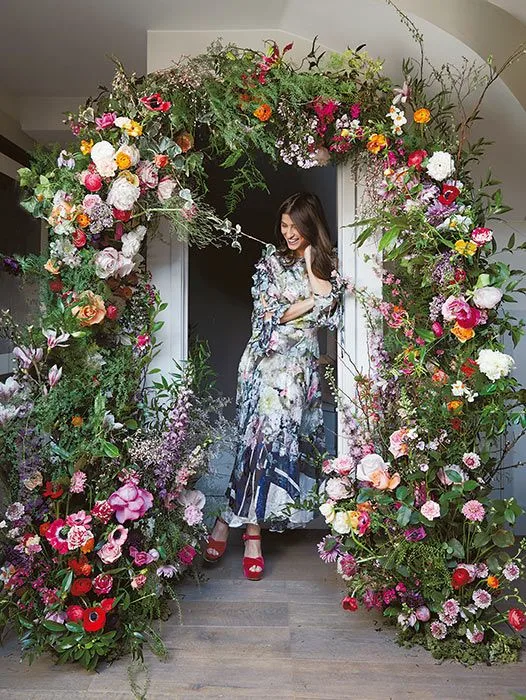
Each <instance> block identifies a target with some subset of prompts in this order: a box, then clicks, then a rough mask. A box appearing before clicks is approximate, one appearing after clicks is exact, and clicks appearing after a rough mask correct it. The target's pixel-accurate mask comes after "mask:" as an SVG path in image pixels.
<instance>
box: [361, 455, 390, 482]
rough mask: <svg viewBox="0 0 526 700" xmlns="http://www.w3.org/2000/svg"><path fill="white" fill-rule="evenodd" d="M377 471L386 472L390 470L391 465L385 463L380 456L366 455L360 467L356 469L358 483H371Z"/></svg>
mask: <svg viewBox="0 0 526 700" xmlns="http://www.w3.org/2000/svg"><path fill="white" fill-rule="evenodd" d="M377 469H383V470H384V471H386V470H388V469H389V464H387V462H384V460H383V459H382V457H380V455H376V454H370V455H366V456H365V457H363V459H361V460H360V461H359V462H358V466H357V467H356V478H357V479H358V481H369V480H370V478H369V477H370V476H371V474H372V473H373V472H375V471H376V470H377Z"/></svg>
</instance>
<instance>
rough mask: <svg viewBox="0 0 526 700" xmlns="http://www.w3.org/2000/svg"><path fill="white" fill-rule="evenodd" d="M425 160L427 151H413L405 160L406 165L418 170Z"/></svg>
mask: <svg viewBox="0 0 526 700" xmlns="http://www.w3.org/2000/svg"><path fill="white" fill-rule="evenodd" d="M425 158H427V151H424V150H423V149H420V150H418V151H413V152H412V153H410V154H409V156H408V158H407V165H409V166H411V167H413V168H416V169H417V170H420V168H421V166H422V161H423V160H424V159H425Z"/></svg>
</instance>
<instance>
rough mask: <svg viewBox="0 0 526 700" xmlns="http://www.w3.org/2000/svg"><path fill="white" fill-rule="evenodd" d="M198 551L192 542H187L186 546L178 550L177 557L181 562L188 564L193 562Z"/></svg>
mask: <svg viewBox="0 0 526 700" xmlns="http://www.w3.org/2000/svg"><path fill="white" fill-rule="evenodd" d="M196 553H197V552H196V551H195V549H194V548H193V547H192V545H191V544H185V546H184V547H183V548H182V549H180V550H179V551H178V552H177V558H178V559H179V561H180V562H181V564H185V565H187V566H188V565H189V564H191V563H192V562H193V560H194V557H195V555H196Z"/></svg>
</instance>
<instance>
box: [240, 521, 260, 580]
mask: <svg viewBox="0 0 526 700" xmlns="http://www.w3.org/2000/svg"><path fill="white" fill-rule="evenodd" d="M260 539H261V535H247V534H246V533H245V534H244V535H243V542H246V540H260ZM253 566H259V567H260V569H261V570H260V571H250V569H251V568H252V567H253ZM264 568H265V560H264V559H263V557H243V573H244V574H245V578H247V579H248V580H249V581H260V580H261V578H262V576H263V570H264Z"/></svg>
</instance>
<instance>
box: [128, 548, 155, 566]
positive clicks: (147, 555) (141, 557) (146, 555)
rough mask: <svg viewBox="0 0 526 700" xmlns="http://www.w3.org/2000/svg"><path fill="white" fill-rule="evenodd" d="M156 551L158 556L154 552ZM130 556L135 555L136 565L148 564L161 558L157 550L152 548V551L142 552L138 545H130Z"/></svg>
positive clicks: (134, 561)
mask: <svg viewBox="0 0 526 700" xmlns="http://www.w3.org/2000/svg"><path fill="white" fill-rule="evenodd" d="M152 552H155V554H156V555H157V556H155V555H154V554H152ZM130 556H132V557H133V563H134V564H135V566H141V567H142V566H148V564H151V563H152V561H156V559H158V558H159V554H158V552H157V550H155V549H152V550H151V551H150V552H140V551H139V550H138V549H137V547H130Z"/></svg>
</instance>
